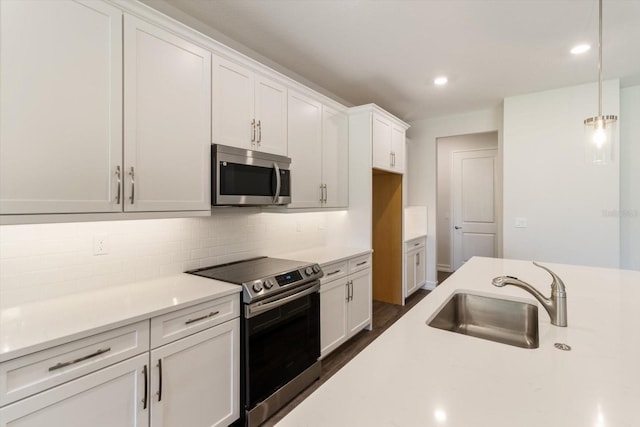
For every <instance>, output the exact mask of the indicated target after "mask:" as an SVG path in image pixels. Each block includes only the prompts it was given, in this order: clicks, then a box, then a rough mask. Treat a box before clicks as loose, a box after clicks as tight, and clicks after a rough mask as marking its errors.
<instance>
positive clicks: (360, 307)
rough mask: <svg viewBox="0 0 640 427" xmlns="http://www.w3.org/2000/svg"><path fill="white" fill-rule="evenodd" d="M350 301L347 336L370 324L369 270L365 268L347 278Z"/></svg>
mask: <svg viewBox="0 0 640 427" xmlns="http://www.w3.org/2000/svg"><path fill="white" fill-rule="evenodd" d="M349 279H350V280H351V287H352V289H351V295H352V298H351V301H350V302H349V323H348V334H349V336H351V335H353V334H355V333H356V332H358V331H360V330H361V329H363V328H364V327H365V326H367V325H368V324H370V323H371V269H369V268H367V269H366V270H362V271H360V272H358V273H354V274H352V275H350V276H349Z"/></svg>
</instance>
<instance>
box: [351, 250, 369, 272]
mask: <svg viewBox="0 0 640 427" xmlns="http://www.w3.org/2000/svg"><path fill="white" fill-rule="evenodd" d="M370 267H371V254H367V255H362V256H359V257H357V258H351V259H350V260H349V274H351V273H355V272H356V271H360V270H364V269H365V268H370Z"/></svg>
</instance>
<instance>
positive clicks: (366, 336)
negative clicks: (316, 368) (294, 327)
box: [263, 289, 429, 427]
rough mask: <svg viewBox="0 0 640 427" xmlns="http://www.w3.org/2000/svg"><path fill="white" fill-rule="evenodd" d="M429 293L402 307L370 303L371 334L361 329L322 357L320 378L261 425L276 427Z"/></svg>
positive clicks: (413, 297)
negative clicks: (371, 317)
mask: <svg viewBox="0 0 640 427" xmlns="http://www.w3.org/2000/svg"><path fill="white" fill-rule="evenodd" d="M428 294H429V291H425V290H423V289H418V290H417V291H416V292H415V293H414V294H413V295H411V296H410V297H409V298H408V299H407V303H406V304H405V305H404V306H401V305H394V304H387V303H384V302H380V301H373V322H372V323H373V327H372V329H371V330H370V331H367V330H364V331H362V332H360V333H358V334H357V335H356V336H355V337H353V338H352V339H351V340H349V341H347V342H346V343H344V344H343V345H342V346H341V347H339V348H337V349H336V350H334V351H333V353H331V354H330V355H328V356H327V357H325V358H324V359H323V360H322V374H321V375H320V379H318V380H317V381H316V382H315V383H313V384H312V385H310V386H309V387H308V388H307V389H306V390H305V391H303V392H302V393H300V394H299V395H298V396H297V397H296V398H295V399H293V400H292V401H291V402H289V403H288V404H287V405H286V406H284V407H283V408H282V409H281V410H280V411H278V412H276V413H275V414H274V415H273V416H272V417H271V418H270V419H268V420H267V421H266V422H265V423H264V424H263V426H265V427H271V426H273V425H275V424H276V423H277V422H278V421H280V420H281V419H282V418H283V417H284V416H285V415H287V414H288V413H289V412H291V410H293V408H295V407H296V406H298V404H299V403H300V402H302V401H303V400H304V399H306V398H307V396H309V395H310V394H311V393H313V391H314V390H316V389H317V388H318V387H320V386H321V385H322V384H323V383H324V382H325V381H327V380H328V379H329V378H331V376H332V375H333V374H335V373H336V372H338V371H339V370H340V368H342V367H343V366H344V365H346V364H347V362H349V361H350V360H351V359H353V358H354V357H355V356H356V355H357V354H358V353H360V352H361V351H362V350H363V349H364V348H365V347H366V346H368V345H369V344H370V343H371V342H372V341H373V340H375V339H376V338H377V337H379V336H380V334H382V333H383V332H384V331H385V330H386V329H387V328H388V327H389V326H391V325H392V324H393V323H394V322H395V321H396V320H398V319H399V318H400V317H402V315H403V314H405V313H406V312H407V311H409V310H410V309H411V308H412V307H413V306H414V305H416V304H417V303H418V302H420V300H422V298H424V297H425V296H427V295H428Z"/></svg>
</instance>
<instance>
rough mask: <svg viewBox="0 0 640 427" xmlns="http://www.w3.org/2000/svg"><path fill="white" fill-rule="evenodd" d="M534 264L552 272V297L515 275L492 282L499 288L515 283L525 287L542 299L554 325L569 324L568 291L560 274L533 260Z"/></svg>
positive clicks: (539, 299) (497, 278)
mask: <svg viewBox="0 0 640 427" xmlns="http://www.w3.org/2000/svg"><path fill="white" fill-rule="evenodd" d="M533 265H535V266H536V267H540V268H542V269H543V270H545V271H547V272H548V273H549V274H551V277H553V282H551V298H547V297H545V296H544V295H542V294H541V293H540V292H538V291H537V290H536V289H535V288H534V287H533V286H531V285H530V284H528V283H526V282H523V281H522V280H520V279H518V278H517V277H513V276H499V277H496V278H494V279H493V280H492V281H491V284H492V285H493V286H497V287H499V288H501V287H503V286H505V285H513V286H517V287H519V288H521V289H524V290H525V291H527V292H529V293H530V294H531V295H533V296H534V297H536V299H537V300H538V301H540V304H542V306H543V307H544V308H545V310H547V313H549V317H551V324H552V325H556V326H567V292H566V289H565V286H564V283H563V282H562V280H561V279H560V278H559V277H558V275H556V274H555V273H554V272H553V271H551V270H549V269H548V268H547V267H545V266H543V265H540V264H538V263H537V262H535V261H534V262H533Z"/></svg>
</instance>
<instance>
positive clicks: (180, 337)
mask: <svg viewBox="0 0 640 427" xmlns="http://www.w3.org/2000/svg"><path fill="white" fill-rule="evenodd" d="M239 312H240V311H239V298H238V295H237V294H234V295H230V296H227V297H223V298H218V299H215V300H212V301H209V302H207V303H202V304H197V305H194V306H190V307H187V308H183V309H180V310H177V311H174V312H170V313H167V314H164V315H161V316H157V317H154V318H151V319H150V321H149V319H147V320H145V321H141V322H138V323H135V324H132V325H128V326H124V327H121V328H118V329H114V330H111V331H107V332H102V333H99V334H96V335H92V336H90V337H87V338H83V339H80V340H76V341H71V342H68V343H64V344H62V345H59V346H55V347H52V348H48V349H45V350H42V351H39V352H36V353H32V354H28V355H26V356H22V357H19V358H16V359H12V360H8V361H6V362H3V363H2V364H0V404H2V405H3V406H2V407H1V408H0V427H9V426H10V427H42V426H51V427H86V426H92V427H115V426H118V427H129V426H131V427H147V426H151V427H161V426H164V427H174V426H180V427H212V426H227V425H229V424H231V423H232V422H234V421H235V420H237V419H238V418H239V415H240V403H239V397H240V390H239V385H240V319H239ZM202 313H205V314H202ZM178 323H180V325H178ZM150 325H151V326H155V328H152V329H154V330H155V331H156V333H151V334H150ZM163 331H164V332H171V334H168V333H164V334H160V333H158V332H163ZM170 335H174V336H175V337H176V338H175V339H174V340H172V341H169V340H168V338H167V337H168V336H170ZM150 336H151V339H149V337H150ZM150 341H151V349H150V347H149V342H150ZM154 347H155V348H154Z"/></svg>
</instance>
